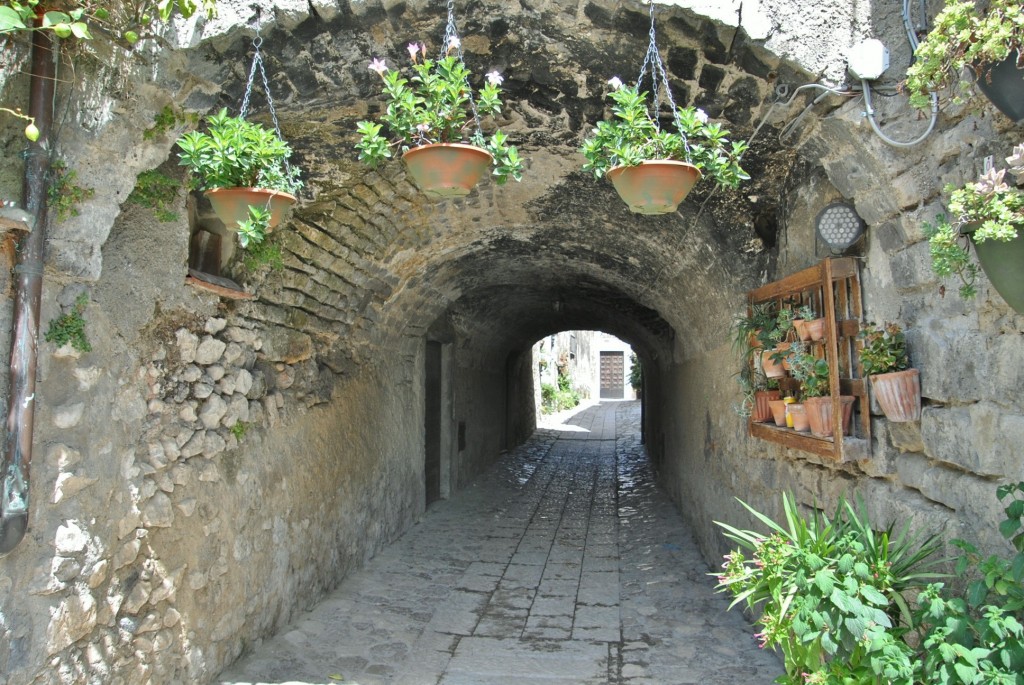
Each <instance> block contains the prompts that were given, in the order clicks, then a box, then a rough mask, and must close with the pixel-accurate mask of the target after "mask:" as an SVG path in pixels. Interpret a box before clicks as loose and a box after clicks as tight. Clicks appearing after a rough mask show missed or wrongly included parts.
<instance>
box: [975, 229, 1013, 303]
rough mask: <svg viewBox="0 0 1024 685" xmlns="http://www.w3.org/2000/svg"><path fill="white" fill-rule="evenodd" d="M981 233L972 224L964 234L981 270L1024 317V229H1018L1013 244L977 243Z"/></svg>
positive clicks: (991, 241)
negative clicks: (975, 254)
mask: <svg viewBox="0 0 1024 685" xmlns="http://www.w3.org/2000/svg"><path fill="white" fill-rule="evenodd" d="M977 229H978V224H968V225H967V226H964V228H963V232H964V233H966V234H968V235H970V236H971V242H972V243H974V251H975V252H977V253H978V261H979V262H981V268H982V269H983V270H984V271H985V275H986V276H988V280H989V282H990V283H991V284H992V287H993V288H995V289H996V292H997V293H999V294H1000V295H1001V296H1002V298H1003V299H1004V300H1006V304H1008V305H1010V306H1011V307H1013V309H1014V311H1016V312H1017V313H1018V314H1024V225H1021V226H1016V229H1017V237H1016V238H1014V239H1013V240H1009V241H1002V240H984V241H982V242H980V243H978V242H975V241H974V236H973V233H974V231H976V230H977Z"/></svg>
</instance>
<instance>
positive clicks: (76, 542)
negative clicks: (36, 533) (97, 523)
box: [53, 521, 89, 556]
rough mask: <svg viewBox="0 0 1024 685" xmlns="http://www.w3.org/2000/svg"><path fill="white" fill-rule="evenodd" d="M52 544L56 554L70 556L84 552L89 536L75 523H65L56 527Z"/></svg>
mask: <svg viewBox="0 0 1024 685" xmlns="http://www.w3.org/2000/svg"><path fill="white" fill-rule="evenodd" d="M53 544H54V547H55V548H56V550H57V554H61V555H64V556H70V555H73V554H77V553H79V552H83V551H85V547H86V545H88V544H89V534H88V533H86V532H85V531H84V530H82V528H81V527H80V526H79V525H78V522H77V521H66V522H65V523H63V524H62V525H60V526H57V533H56V535H55V537H54V541H53Z"/></svg>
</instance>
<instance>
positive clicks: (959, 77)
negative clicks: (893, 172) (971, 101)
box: [906, 0, 1024, 123]
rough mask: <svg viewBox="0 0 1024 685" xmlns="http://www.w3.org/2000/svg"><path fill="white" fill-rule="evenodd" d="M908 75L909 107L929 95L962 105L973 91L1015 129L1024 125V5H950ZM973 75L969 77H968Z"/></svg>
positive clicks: (1001, 1) (1002, 1)
mask: <svg viewBox="0 0 1024 685" xmlns="http://www.w3.org/2000/svg"><path fill="white" fill-rule="evenodd" d="M914 59H915V62H914V64H912V65H911V66H910V68H909V69H907V81H906V89H907V91H908V92H909V94H910V101H911V103H912V104H913V105H914V106H916V107H920V108H921V109H924V108H926V107H928V106H929V105H930V100H931V95H930V94H931V93H932V92H936V91H941V90H948V91H950V96H951V99H952V100H953V101H954V102H962V101H963V100H964V96H965V95H967V94H968V93H969V92H970V90H971V88H972V85H973V84H975V83H977V85H978V87H979V88H981V90H982V91H983V92H984V93H985V95H987V96H988V97H989V99H990V100H992V102H993V104H995V105H996V107H998V108H999V109H1000V110H1002V111H1003V113H1004V114H1006V115H1007V116H1008V117H1010V118H1011V119H1012V120H1014V121H1015V122H1017V123H1021V122H1024V8H1022V6H1021V3H1020V0H987V2H984V3H982V2H976V0H947V1H946V4H945V6H944V7H943V9H942V11H941V12H940V13H939V14H938V15H937V16H936V17H935V21H934V25H933V27H932V29H931V31H929V33H928V35H927V36H926V37H925V39H924V40H923V41H922V42H921V43H920V44H919V45H918V47H917V49H916V50H915V51H914ZM968 74H970V75H971V77H968V76H967V75H968Z"/></svg>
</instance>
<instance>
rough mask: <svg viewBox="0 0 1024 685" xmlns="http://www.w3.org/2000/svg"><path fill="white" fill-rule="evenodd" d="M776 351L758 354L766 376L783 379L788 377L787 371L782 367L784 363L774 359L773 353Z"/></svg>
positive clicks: (765, 351)
mask: <svg viewBox="0 0 1024 685" xmlns="http://www.w3.org/2000/svg"><path fill="white" fill-rule="evenodd" d="M774 351H775V350H774V349H772V350H761V351H760V352H758V353H757V355H758V357H759V358H760V359H761V370H762V371H764V375H765V376H767V377H768V378H782V377H783V376H785V375H786V369H784V368H783V367H782V362H776V361H775V360H774V359H772V353H773V352H774Z"/></svg>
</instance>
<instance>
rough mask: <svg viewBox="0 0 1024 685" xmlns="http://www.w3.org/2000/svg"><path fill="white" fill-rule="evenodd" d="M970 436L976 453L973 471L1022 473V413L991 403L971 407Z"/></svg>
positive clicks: (1015, 475)
mask: <svg viewBox="0 0 1024 685" xmlns="http://www.w3.org/2000/svg"><path fill="white" fill-rule="evenodd" d="M970 417H971V435H973V436H974V439H973V445H974V449H975V452H976V454H977V455H978V466H977V469H972V471H974V472H975V473H978V474H981V475H985V476H1005V477H1007V478H1013V479H1017V478H1019V477H1020V475H1021V466H1020V465H1021V445H1024V416H1021V415H1020V414H1011V413H1007V412H1006V411H1005V410H1003V409H1001V408H1000V407H999V406H998V405H996V404H993V403H991V402H979V403H978V404H976V405H974V406H972V407H971V409H970Z"/></svg>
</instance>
